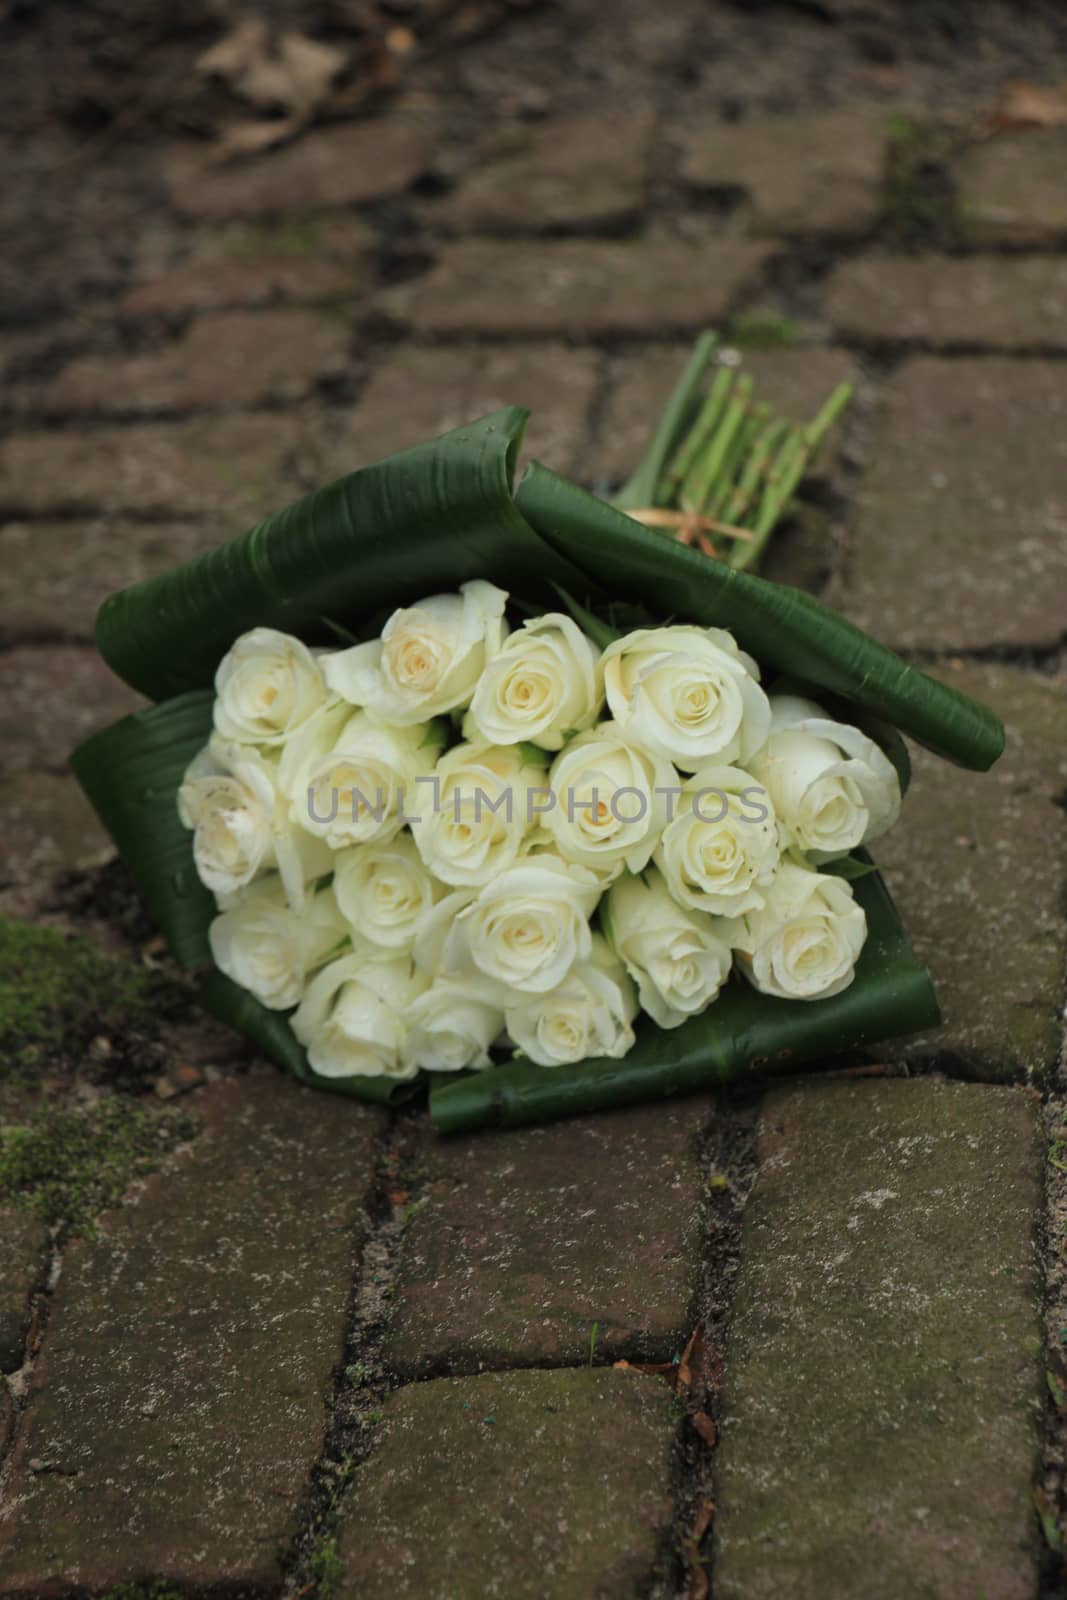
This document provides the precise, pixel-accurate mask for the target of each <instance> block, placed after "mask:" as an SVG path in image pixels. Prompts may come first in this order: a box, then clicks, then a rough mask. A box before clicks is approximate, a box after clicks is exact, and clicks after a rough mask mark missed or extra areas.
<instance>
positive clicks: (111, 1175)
mask: <svg viewBox="0 0 1067 1600" xmlns="http://www.w3.org/2000/svg"><path fill="white" fill-rule="evenodd" d="M195 1132H196V1124H195V1122H194V1121H193V1119H192V1118H191V1117H189V1116H186V1115H182V1114H181V1113H180V1112H178V1111H175V1110H167V1111H159V1112H155V1111H145V1110H144V1109H143V1108H142V1107H141V1106H139V1105H137V1104H136V1102H134V1101H132V1100H127V1099H124V1098H117V1097H116V1098H113V1099H107V1100H103V1101H101V1103H100V1104H99V1105H97V1106H94V1107H92V1108H91V1109H86V1110H70V1109H68V1108H67V1107H65V1106H46V1107H44V1108H43V1109H42V1110H40V1111H38V1112H36V1113H35V1114H34V1115H33V1116H32V1117H31V1118H30V1120H29V1121H28V1122H26V1123H23V1124H21V1125H16V1126H15V1127H10V1128H5V1129H4V1130H3V1132H2V1133H0V1203H5V1202H6V1203H8V1204H12V1205H14V1206H16V1207H18V1209H20V1210H22V1211H30V1212H32V1213H33V1214H34V1215H35V1216H38V1217H40V1218H41V1219H42V1221H44V1222H46V1223H47V1224H48V1225H49V1226H50V1227H54V1228H57V1229H58V1231H59V1234H60V1237H64V1238H65V1237H68V1236H70V1235H71V1234H78V1233H80V1234H91V1233H92V1232H93V1231H94V1227H95V1221H96V1218H97V1217H98V1216H99V1215H100V1213H101V1212H102V1211H105V1210H107V1208H108V1207H109V1206H113V1205H116V1204H117V1203H118V1201H119V1200H121V1199H122V1196H123V1195H124V1194H125V1193H126V1191H127V1189H128V1188H129V1187H130V1185H131V1183H133V1182H134V1181H135V1179H137V1178H143V1177H146V1176H147V1175H148V1173H150V1172H153V1171H154V1170H155V1168H156V1167H157V1166H158V1165H159V1163H160V1161H161V1160H162V1159H163V1157H164V1156H165V1155H166V1154H167V1152H168V1151H170V1150H173V1149H174V1148H175V1146H176V1145H178V1144H181V1143H183V1142H185V1141H186V1140H188V1139H190V1138H191V1137H192V1136H193V1134H194V1133H195Z"/></svg>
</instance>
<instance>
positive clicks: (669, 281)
mask: <svg viewBox="0 0 1067 1600" xmlns="http://www.w3.org/2000/svg"><path fill="white" fill-rule="evenodd" d="M769 253H770V250H769V247H768V246H765V245H761V244H755V243H749V242H745V241H743V240H733V239H724V240H721V241H719V242H717V243H716V244H715V245H714V246H712V247H709V246H708V245H706V244H703V243H701V244H694V243H692V242H689V241H682V240H644V239H634V240H626V241H622V240H616V241H610V242H609V241H607V240H600V239H596V240H582V241H581V242H580V243H579V242H578V241H576V240H557V241H552V242H551V243H545V244H542V245H539V246H538V247H537V249H536V250H533V249H531V247H530V245H529V244H518V243H504V242H502V241H489V240H484V241H482V240H465V241H462V242H460V243H457V244H450V245H446V246H445V247H444V248H443V249H442V250H441V252H440V255H439V256H438V259H437V264H436V266H434V267H433V269H432V270H431V272H430V273H429V274H428V275H427V276H426V277H423V278H418V279H414V280H412V282H410V283H407V284H404V285H403V286H402V287H401V288H399V289H396V290H393V291H391V292H390V294H389V295H387V296H386V298H385V300H384V302H383V304H384V306H385V308H386V309H387V310H388V311H389V312H390V313H391V314H392V315H394V316H396V317H398V318H399V319H400V320H401V321H404V322H407V323H410V324H411V325H412V326H413V327H414V328H416V329H417V330H418V331H420V332H425V333H438V334H455V333H482V334H500V335H504V336H507V335H512V334H543V335H546V336H551V335H553V334H564V335H570V336H573V337H581V336H582V335H583V334H589V335H594V336H599V335H607V334H613V333H618V334H640V333H683V332H693V331H696V330H699V329H700V328H702V327H704V326H705V325H706V324H707V323H709V322H716V321H718V320H719V318H721V317H722V316H724V315H725V314H726V312H727V311H728V309H729V307H730V306H731V304H732V303H733V301H734V299H735V298H736V296H737V295H738V294H739V292H740V291H741V290H742V289H743V288H745V286H746V285H747V284H749V283H750V282H751V281H752V280H753V279H755V278H756V277H757V275H758V274H759V272H760V270H761V268H762V267H763V265H764V263H765V262H766V260H767V257H768V255H769Z"/></svg>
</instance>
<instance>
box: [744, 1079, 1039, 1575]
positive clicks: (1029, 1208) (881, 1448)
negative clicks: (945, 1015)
mask: <svg viewBox="0 0 1067 1600" xmlns="http://www.w3.org/2000/svg"><path fill="white" fill-rule="evenodd" d="M1037 1110H1038V1108H1037V1106H1036V1104H1035V1102H1033V1101H1032V1100H1031V1099H1030V1098H1029V1097H1028V1096H1027V1095H1026V1094H1025V1093H1023V1092H1022V1091H1017V1090H1004V1089H996V1088H986V1087H980V1086H977V1085H967V1086H960V1085H952V1084H947V1083H940V1082H937V1081H931V1080H920V1081H911V1082H909V1081H905V1080H896V1081H883V1082H880V1083H875V1082H862V1083H860V1082H854V1083H851V1084H841V1083H837V1084H833V1083H826V1082H823V1083H807V1084H804V1085H802V1086H798V1087H795V1088H790V1089H787V1090H782V1091H779V1092H777V1093H775V1094H774V1095H772V1096H770V1098H769V1099H768V1101H767V1102H766V1105H765V1109H764V1114H763V1119H762V1132H761V1136H760V1157H761V1166H760V1170H759V1175H758V1177H757V1180H756V1185H755V1188H754V1190H753V1192H752V1195H751V1197H750V1199H749V1201H748V1206H747V1209H746V1212H745V1221H744V1235H743V1241H742V1252H741V1271H740V1278H739V1280H738V1290H737V1299H736V1302H735V1306H734V1312H733V1320H732V1324H731V1329H730V1341H729V1346H728V1350H727V1360H726V1373H725V1380H724V1397H723V1420H722V1443H721V1447H720V1451H719V1455H718V1459H717V1478H718V1495H717V1513H716V1521H715V1530H716V1542H717V1546H718V1549H717V1554H716V1562H715V1593H716V1595H717V1596H718V1597H719V1600H763V1597H764V1596H766V1597H767V1600H771V1597H774V1600H778V1597H779V1596H781V1595H789V1596H790V1597H792V1600H854V1597H855V1596H856V1595H860V1594H862V1595H864V1596H865V1597H869V1600H914V1597H915V1596H916V1595H928V1596H931V1597H933V1596H945V1597H947V1596H956V1595H960V1596H962V1595H981V1594H985V1595H989V1596H993V1595H996V1596H997V1600H1029V1597H1030V1596H1031V1595H1033V1594H1034V1593H1035V1592H1036V1584H1037V1561H1036V1549H1035V1544H1036V1539H1037V1531H1036V1524H1035V1520H1034V1516H1033V1501H1032V1499H1031V1482H1032V1475H1033V1471H1034V1467H1035V1462H1036V1458H1037V1452H1038V1425H1039V1419H1040V1413H1041V1404H1040V1396H1041V1390H1042V1386H1043V1384H1042V1370H1041V1366H1042V1363H1041V1337H1040V1317H1039V1307H1040V1289H1039V1284H1038V1280H1037V1259H1036V1248H1035V1232H1036V1226H1037V1218H1038V1211H1039V1207H1040V1202H1041V1150H1040V1142H1039V1136H1038V1120H1037Z"/></svg>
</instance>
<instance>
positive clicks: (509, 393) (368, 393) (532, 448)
mask: <svg viewBox="0 0 1067 1600" xmlns="http://www.w3.org/2000/svg"><path fill="white" fill-rule="evenodd" d="M599 369H600V357H599V355H597V353H596V352H595V351H590V350H570V349H568V348H567V346H566V345H562V344H547V345H535V346H533V347H523V346H522V345H507V346H501V347H500V348H498V349H486V348H485V347H484V346H481V347H479V348H477V349H466V350H465V349H452V348H449V347H447V346H441V347H437V348H428V349H427V348H419V347H417V346H410V345H409V346H403V347H401V349H399V350H398V351H397V352H396V354H395V355H393V356H391V357H390V358H389V359H388V360H387V361H386V362H385V363H384V365H382V366H380V367H378V368H377V369H376V371H375V373H374V375H373V376H372V378H371V380H370V382H369V383H368V385H367V387H366V389H365V390H364V391H363V395H362V397H361V399H360V402H359V405H358V406H357V407H356V408H355V410H354V411H353V412H352V413H351V415H350V417H349V418H348V420H347V423H346V425H345V426H343V428H342V431H341V436H340V439H339V440H338V441H337V442H336V443H335V444H334V445H333V446H332V449H331V455H330V468H329V472H328V473H327V476H328V477H329V476H334V475H339V474H341V473H343V472H351V471H352V469H353V468H354V467H361V466H366V465H367V463H368V462H371V461H377V460H378V459H379V458H380V457H382V456H385V455H389V454H391V453H392V452H393V451H394V450H402V449H405V448H406V447H407V446H408V445H413V444H421V443H422V442H423V440H425V439H432V438H434V437H435V436H436V435H437V434H439V433H445V432H446V431H447V430H448V429H449V428H456V427H459V426H460V424H461V423H464V422H470V421H471V420H472V419H473V418H475V417H480V416H483V415H484V414H485V413H486V412H488V411H495V410H497V409H498V408H499V407H500V406H506V405H523V406H529V408H530V410H531V411H532V413H533V415H532V417H531V419H530V427H529V431H528V433H527V435H526V440H525V447H526V453H527V454H530V455H535V456H537V457H538V458H539V459H540V460H542V461H545V462H546V463H547V464H548V465H549V466H552V467H555V468H556V469H557V470H558V471H561V472H567V471H569V470H570V469H571V468H572V467H573V466H574V463H575V460H576V458H577V455H578V452H579V450H580V449H581V447H582V443H583V441H584V439H585V435H586V431H587V427H588V419H589V415H590V411H591V408H592V404H593V397H594V393H595V390H596V385H597V380H598V374H599Z"/></svg>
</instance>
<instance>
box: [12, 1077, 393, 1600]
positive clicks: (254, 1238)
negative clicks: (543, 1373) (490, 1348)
mask: <svg viewBox="0 0 1067 1600" xmlns="http://www.w3.org/2000/svg"><path fill="white" fill-rule="evenodd" d="M189 1104H190V1105H191V1106H194V1105H195V1106H196V1107H197V1108H198V1109H199V1111H200V1112H201V1114H202V1115H203V1117H204V1120H205V1128H204V1131H203V1132H202V1133H201V1134H200V1136H199V1137H198V1138H197V1139H196V1140H195V1141H194V1142H193V1144H192V1145H191V1147H189V1148H188V1149H187V1150H186V1151H185V1152H184V1153H179V1154H178V1156H177V1157H176V1158H175V1159H174V1161H173V1162H172V1163H170V1164H169V1166H168V1168H167V1169H165V1170H164V1171H163V1172H161V1173H159V1174H157V1175H156V1176H155V1177H153V1178H151V1179H149V1180H148V1181H147V1182H146V1184H145V1185H144V1187H143V1189H142V1190H141V1191H140V1192H139V1193H138V1194H137V1195H136V1196H135V1198H134V1199H133V1200H132V1201H131V1203H129V1204H127V1205H126V1206H125V1207H124V1208H123V1209H121V1210H120V1211H118V1212H114V1213H111V1214H109V1216H108V1217H107V1218H105V1219H104V1221H103V1222H102V1224H101V1228H100V1235H99V1237H98V1238H97V1239H95V1240H81V1241H78V1242H77V1243H75V1244H73V1245H72V1246H70V1247H69V1248H68V1250H67V1252H66V1257H65V1260H64V1265H63V1272H62V1276H61V1278H60V1282H59V1287H58V1289H57V1291H56V1294H55V1296H54V1299H53V1305H52V1311H51V1316H50V1319H49V1327H48V1331H47V1336H46V1340H45V1346H44V1350H43V1353H42V1355H41V1356H40V1357H39V1358H38V1361H37V1363H36V1365H35V1368H34V1377H33V1386H32V1388H31V1391H30V1396H29V1407H28V1411H27V1414H26V1416H25V1417H24V1419H23V1421H22V1424H21V1426H20V1430H19V1436H18V1439H17V1441H16V1444H15V1451H14V1457H13V1460H14V1468H13V1471H14V1477H13V1482H12V1485H11V1493H10V1494H9V1496H8V1499H7V1504H6V1509H5V1511H4V1513H3V1514H2V1516H0V1581H2V1583H3V1586H4V1593H5V1594H8V1595H12V1596H27V1597H28V1596H30V1595H33V1596H34V1597H37V1596H40V1595H47V1594H52V1593H55V1592H59V1591H62V1592H64V1593H65V1592H66V1591H67V1590H68V1589H69V1588H71V1587H79V1588H80V1587H85V1588H87V1589H91V1590H99V1591H101V1592H102V1591H103V1590H105V1589H107V1588H109V1587H110V1586H111V1585H112V1584H114V1583H116V1582H118V1581H120V1580H130V1579H135V1578H140V1577H142V1576H143V1575H144V1574H145V1573H151V1574H153V1575H154V1576H156V1577H159V1578H161V1579H166V1580H168V1581H171V1582H175V1583H183V1584H184V1583H188V1584H199V1583H208V1584H222V1585H226V1584H229V1585H231V1586H233V1587H235V1588H236V1587H237V1586H240V1585H259V1584H262V1585H270V1586H271V1587H272V1588H273V1587H274V1586H276V1585H277V1584H278V1583H279V1581H280V1571H279V1564H278V1563H279V1556H280V1554H281V1552H283V1551H284V1548H285V1546H286V1544H287V1542H288V1541H289V1540H290V1539H291V1538H292V1536H293V1534H294V1532H295V1529H296V1522H297V1515H298V1510H299V1507H300V1504H301V1502H302V1499H303V1497H304V1496H305V1494H306V1492H307V1475H308V1471H309V1469H310V1467H311V1465H312V1463H313V1461H314V1459H315V1457H316V1456H317V1454H318V1452H319V1450H320V1448H321V1444H322V1438H323V1432H324V1428H325V1422H326V1406H325V1402H326V1400H327V1398H328V1395H329V1392H330V1384H331V1375H332V1373H333V1371H334V1368H335V1366H336V1365H337V1363H338V1362H339V1361H340V1359H341V1355H342V1351H343V1348H344V1337H345V1328H346V1323H347V1317H348V1309H349V1295H350V1284H351V1277H352V1273H353V1270H354V1267H355V1261H356V1255H355V1251H356V1245H357V1242H358V1235H359V1224H358V1221H357V1218H358V1215H359V1208H360V1206H361V1203H362V1201H363V1199H364V1197H365V1196H366V1194H367V1192H368V1189H369V1186H370V1183H371V1178H372V1170H373V1162H374V1150H375V1141H376V1135H377V1132H378V1130H379V1128H380V1126H381V1119H380V1118H379V1116H378V1115H377V1114H376V1113H374V1112H371V1111H370V1110H368V1109H367V1108H363V1107H359V1106H357V1105H355V1104H353V1103H345V1104H344V1105H343V1106H342V1107H339V1106H338V1105H337V1103H336V1102H334V1101H332V1100H330V1099H329V1098H328V1097H327V1096H325V1095H317V1094H315V1093H314V1092H312V1091H308V1090H301V1089H299V1088H297V1087H295V1086H294V1085H292V1084H290V1083H287V1082H286V1081H285V1080H284V1079H282V1078H281V1077H280V1076H279V1075H277V1074H275V1073H273V1072H272V1073H269V1074H266V1075H264V1076H261V1077H252V1078H245V1079H241V1080H237V1081H236V1082H234V1083H230V1084H227V1085H219V1086H218V1087H217V1088H214V1089H211V1090H208V1091H206V1092H205V1093H204V1094H203V1095H202V1096H201V1097H200V1098H199V1099H198V1100H197V1101H195V1102H193V1101H190V1102H189Z"/></svg>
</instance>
